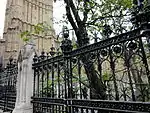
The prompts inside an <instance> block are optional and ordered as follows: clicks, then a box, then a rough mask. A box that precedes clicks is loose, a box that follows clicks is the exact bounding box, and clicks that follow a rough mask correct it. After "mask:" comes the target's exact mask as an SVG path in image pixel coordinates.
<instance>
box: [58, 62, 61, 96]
mask: <svg viewBox="0 0 150 113" xmlns="http://www.w3.org/2000/svg"><path fill="white" fill-rule="evenodd" d="M57 76H58V98H60V93H61V92H60V66H59V63H58V65H57Z"/></svg>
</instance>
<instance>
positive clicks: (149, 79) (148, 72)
mask: <svg viewBox="0 0 150 113" xmlns="http://www.w3.org/2000/svg"><path fill="white" fill-rule="evenodd" d="M139 41H140V43H139V44H140V45H139V46H140V48H141V52H142V55H143V57H142V60H143V63H144V65H145V69H146V74H147V77H148V82H149V84H150V71H149V66H148V62H147V57H146V54H145V50H144V46H143V43H142V39H141V37H139Z"/></svg>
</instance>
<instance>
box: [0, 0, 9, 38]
mask: <svg viewBox="0 0 150 113" xmlns="http://www.w3.org/2000/svg"><path fill="white" fill-rule="evenodd" d="M6 1H7V0H0V15H1V16H0V37H2V34H3V28H4V20H5V9H6Z"/></svg>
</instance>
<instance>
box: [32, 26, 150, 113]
mask: <svg viewBox="0 0 150 113" xmlns="http://www.w3.org/2000/svg"><path fill="white" fill-rule="evenodd" d="M146 29H147V28H146ZM142 30H143V27H139V28H138V29H135V30H133V31H130V32H127V33H123V34H121V35H119V36H115V37H112V38H109V39H106V40H103V41H100V42H97V43H95V44H92V45H88V46H84V47H81V48H79V49H76V50H72V46H71V41H70V40H69V39H67V38H65V39H64V40H63V42H62V46H61V48H62V51H63V55H59V56H54V52H52V51H51V52H50V53H53V54H51V55H48V54H47V55H45V53H44V52H42V54H41V55H40V56H39V57H38V56H37V55H35V57H34V59H33V60H34V62H35V63H34V64H33V69H34V94H33V95H34V96H33V97H32V99H33V101H32V103H33V111H34V113H45V112H47V113H48V112H50V113H119V112H120V113H127V112H128V113H129V112H130V113H134V112H135V113H137V112H138V113H140V112H141V113H142V112H144V113H149V112H150V109H149V106H150V103H149V100H150V88H149V83H150V74H149V68H150V67H149V64H150V63H149V62H150V59H149V57H150V56H149V55H150V53H149V52H150V51H149V47H148V46H146V45H147V42H146V41H145V33H147V32H142V33H141V31H142ZM52 50H54V49H52ZM95 99H96V100H95ZM98 99H99V100H98ZM102 100H103V101H102ZM135 101H137V102H135Z"/></svg>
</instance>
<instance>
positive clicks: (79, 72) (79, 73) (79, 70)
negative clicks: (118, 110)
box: [77, 58, 82, 99]
mask: <svg viewBox="0 0 150 113" xmlns="http://www.w3.org/2000/svg"><path fill="white" fill-rule="evenodd" d="M77 63H78V75H79V81H78V82H79V87H80V99H82V89H81V64H80V58H78V61H77Z"/></svg>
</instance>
